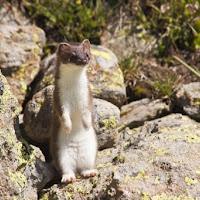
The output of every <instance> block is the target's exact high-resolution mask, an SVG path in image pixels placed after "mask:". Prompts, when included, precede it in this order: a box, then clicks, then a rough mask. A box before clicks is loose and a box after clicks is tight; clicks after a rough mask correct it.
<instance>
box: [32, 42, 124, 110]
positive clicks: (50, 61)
mask: <svg viewBox="0 0 200 200" xmlns="http://www.w3.org/2000/svg"><path fill="white" fill-rule="evenodd" d="M91 53H92V55H93V58H92V59H91V63H90V66H88V69H87V71H88V78H89V81H90V83H91V84H90V86H91V89H92V92H93V96H94V97H95V98H100V99H104V100H106V101H109V102H111V103H113V104H114V105H116V106H118V107H121V106H122V105H123V103H124V101H125V98H126V91H125V85H124V78H123V74H122V71H121V69H120V67H119V65H118V60H117V57H116V56H115V54H114V53H112V52H111V51H110V50H109V49H107V48H105V47H103V46H96V45H92V48H91ZM55 58H56V55H55V54H53V55H51V56H50V57H48V58H47V59H45V60H44V61H43V63H42V67H41V71H40V73H39V75H38V77H37V78H38V80H39V83H38V84H36V86H35V89H34V93H36V92H38V91H40V90H41V89H43V88H44V87H46V86H48V85H51V84H53V83H54V75H55Z"/></svg>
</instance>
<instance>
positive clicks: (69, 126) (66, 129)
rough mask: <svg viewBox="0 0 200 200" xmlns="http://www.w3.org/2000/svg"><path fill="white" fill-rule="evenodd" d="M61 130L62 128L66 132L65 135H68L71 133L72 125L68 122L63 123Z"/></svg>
mask: <svg viewBox="0 0 200 200" xmlns="http://www.w3.org/2000/svg"><path fill="white" fill-rule="evenodd" d="M63 128H64V130H65V131H66V132H67V133H70V132H71V130H72V123H71V121H68V122H66V121H65V122H64V123H63Z"/></svg>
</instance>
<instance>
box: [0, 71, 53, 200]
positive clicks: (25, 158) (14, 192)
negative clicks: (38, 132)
mask: <svg viewBox="0 0 200 200" xmlns="http://www.w3.org/2000/svg"><path fill="white" fill-rule="evenodd" d="M0 91H1V92H0V177H1V181H0V197H1V198H2V199H27V200H28V199H37V192H38V191H40V190H41V189H42V188H43V187H44V186H45V185H46V184H47V183H48V182H49V181H51V180H52V179H53V177H54V169H53V168H52V166H51V165H50V164H47V163H45V162H44V156H43V155H42V153H41V151H40V150H39V149H37V148H35V147H31V146H30V145H29V144H28V143H27V142H26V141H25V140H24V139H23V138H22V137H21V133H20V129H19V123H18V115H19V106H18V102H17V99H16V98H15V97H14V96H13V94H12V92H11V89H10V86H9V85H8V83H7V81H6V78H5V77H4V76H3V75H2V74H1V73H0Z"/></svg>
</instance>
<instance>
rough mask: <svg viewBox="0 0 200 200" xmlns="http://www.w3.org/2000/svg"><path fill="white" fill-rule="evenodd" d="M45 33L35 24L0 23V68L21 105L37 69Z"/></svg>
mask: <svg viewBox="0 0 200 200" xmlns="http://www.w3.org/2000/svg"><path fill="white" fill-rule="evenodd" d="M44 43H45V33H44V31H43V30H42V29H40V28H38V27H36V26H13V25H7V24H6V25H4V24H0V49H1V53H0V69H1V70H2V73H3V74H4V75H5V76H6V78H7V80H8V82H9V84H10V85H11V88H12V91H13V93H14V95H15V96H16V97H17V99H18V101H19V104H20V105H22V103H23V101H24V99H25V95H26V93H27V89H28V86H29V85H30V83H31V82H32V81H33V79H34V78H35V76H36V75H37V73H38V71H39V66H40V56H41V54H42V48H43V45H44Z"/></svg>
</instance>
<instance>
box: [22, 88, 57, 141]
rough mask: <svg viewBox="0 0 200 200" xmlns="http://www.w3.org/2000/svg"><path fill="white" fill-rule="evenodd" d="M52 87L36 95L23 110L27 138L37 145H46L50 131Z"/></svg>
mask: <svg viewBox="0 0 200 200" xmlns="http://www.w3.org/2000/svg"><path fill="white" fill-rule="evenodd" d="M53 90H54V86H53V85H50V86H48V87H46V88H44V89H43V90H41V91H40V92H38V93H36V94H35V95H34V96H33V98H32V100H31V101H29V102H28V103H27V105H26V107H25V110H24V117H23V119H24V126H25V131H26V134H27V136H28V137H29V138H30V139H31V140H32V141H34V142H37V143H42V144H44V143H48V142H49V137H50V130H51V117H52V112H53V111H52V104H53Z"/></svg>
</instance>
